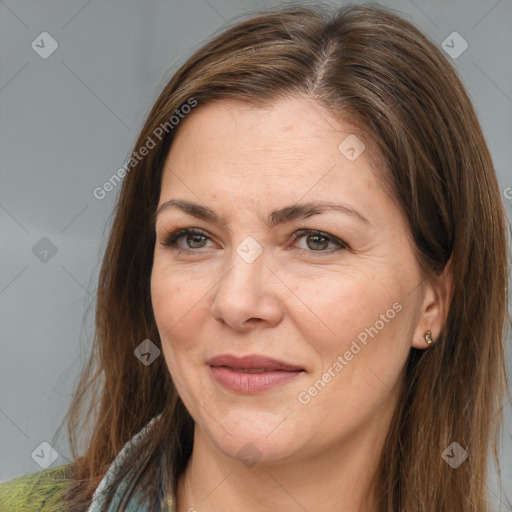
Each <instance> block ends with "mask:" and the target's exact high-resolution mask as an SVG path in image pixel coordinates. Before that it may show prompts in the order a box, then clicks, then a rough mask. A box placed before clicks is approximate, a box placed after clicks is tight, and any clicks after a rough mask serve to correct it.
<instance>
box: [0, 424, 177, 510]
mask: <svg viewBox="0 0 512 512" xmlns="http://www.w3.org/2000/svg"><path fill="white" fill-rule="evenodd" d="M155 419H156V418H153V419H152V420H151V421H150V422H149V423H148V424H147V425H146V426H145V427H144V428H143V429H142V430H140V432H138V433H137V434H135V435H134V436H133V437H132V438H131V439H130V440H128V442H127V443H126V444H125V445H124V446H123V448H122V449H121V451H120V452H119V453H118V454H117V456H116V457H115V459H114V460H113V462H112V464H111V465H110V467H109V469H108V471H107V472H106V473H105V476H104V477H103V479H102V480H101V482H100V484H99V485H98V487H97V488H96V491H95V492H94V496H93V499H92V502H91V505H90V506H89V508H88V509H87V512H100V510H101V506H102V505H103V503H104V494H105V491H106V490H108V486H109V483H110V482H111V479H112V477H113V476H115V473H116V470H117V468H118V467H119V464H120V463H121V461H122V460H123V459H124V457H125V456H126V452H127V450H128V449H129V448H130V447H131V446H133V445H135V444H136V443H137V441H138V440H139V439H141V438H142V436H144V435H145V434H146V432H147V430H148V429H149V427H150V426H151V424H152V423H153V422H154V421H155ZM66 467H67V466H66V465H62V466H57V467H55V468H50V469H46V470H43V471H39V472H37V473H32V474H28V475H23V476H20V477H17V478H14V479H12V480H9V481H7V482H4V483H2V484H0V512H57V511H58V512H61V511H63V509H62V501H61V496H62V493H63V492H64V491H65V490H66V488H67V487H68V486H69V484H70V483H71V481H70V480H69V479H66V476H65V472H66ZM125 490H126V484H125V480H123V481H122V482H121V484H120V485H119V487H118V488H117V490H116V494H115V496H114V499H113V500H112V502H111V504H110V507H109V508H108V512H117V508H118V507H119V506H120V505H121V504H122V501H123V495H124V491H125ZM140 500H141V493H140V492H134V493H133V495H132V497H131V498H130V500H129V502H128V503H127V504H126V505H125V508H124V509H121V510H123V512H149V508H148V504H147V503H146V502H143V503H139V501H140ZM169 510H171V511H174V505H173V501H172V500H171V499H170V500H169ZM66 512H68V511H66Z"/></svg>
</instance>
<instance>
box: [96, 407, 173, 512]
mask: <svg viewBox="0 0 512 512" xmlns="http://www.w3.org/2000/svg"><path fill="white" fill-rule="evenodd" d="M158 417H159V416H155V417H154V418H152V419H151V420H150V421H149V422H148V424H147V425H145V426H144V427H143V428H142V429H141V430H140V431H139V432H138V433H137V434H135V435H134V436H133V437H132V438H131V439H129V440H128V442H127V443H126V444H125V445H124V446H123V448H122V449H121V451H120V452H119V453H118V454H117V456H116V458H115V459H114V460H113V462H112V464H111V465H110V467H109V468H108V470H107V472H106V473H105V476H104V477H103V479H102V480H101V482H100V483H99V485H98V487H97V488H96V491H95V492H94V495H93V498H92V502H91V505H90V507H89V508H88V509H87V512H101V509H102V506H103V504H104V502H105V500H104V494H105V492H106V490H107V489H108V486H109V485H110V483H111V481H112V478H113V477H114V476H115V473H116V471H117V469H118V467H119V466H120V465H121V463H122V462H123V460H124V459H125V457H126V454H127V451H128V450H129V449H130V448H131V447H132V446H134V445H135V444H136V443H137V441H139V440H140V439H141V437H142V436H144V435H145V434H146V432H147V431H148V430H149V429H150V428H151V425H152V424H153V422H154V421H155V420H156V419H157V418H158ZM126 488H127V484H126V479H125V480H123V481H122V482H121V484H120V485H119V487H118V488H117V489H116V493H115V495H114V498H113V499H112V502H111V503H110V506H109V508H108V512H149V508H148V504H147V503H146V502H142V503H139V501H141V500H142V497H141V495H140V492H134V493H133V494H132V496H131V498H130V499H129V501H128V502H126V503H125V501H126V499H125V498H124V496H125V492H126V490H127V489H126ZM169 506H170V507H171V508H170V510H171V511H172V512H174V506H173V504H172V501H171V500H169Z"/></svg>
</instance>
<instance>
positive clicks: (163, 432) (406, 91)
mask: <svg viewBox="0 0 512 512" xmlns="http://www.w3.org/2000/svg"><path fill="white" fill-rule="evenodd" d="M121 174H122V176H120V177H122V179H123V183H122V191H121V195H120V197H119V201H118V204H117V207H116V215H115V219H114V222H113V225H112V230H111V235H110V240H109V244H108V246H107V249H106V253H105V256H104V260H103V266H102V271H101V275H100V280H99V287H98V295H97V302H98V307H97V312H96V338H95V346H94V350H93V353H92V354H91V359H90V361H89V364H88V367H87V368H86V371H85V372H84V374H83V375H82V377H81V380H80V382H79V385H78V387H77V390H76V392H75V397H74V402H73V404H72V407H71V409H70V412H69V421H68V432H69V436H70V439H71V442H72V446H73V448H74V452H73V456H74V461H73V462H72V463H71V464H69V465H67V466H60V467H58V468H55V469H52V470H47V471H44V472H40V473H38V474H36V475H29V476H28V477H23V478H21V479H16V480H14V481H11V482H8V483H6V484H4V485H3V486H2V491H0V495H2V499H3V500H4V503H5V504H12V503H16V506H17V508H16V510H35V509H36V508H37V507H39V508H37V510H39V509H43V510H46V509H48V510H58V509H59V510H73V511H85V510H88V511H90V512H92V511H100V510H101V511H106V510H109V511H115V510H125V511H136V510H144V511H145V510H148V511H149V510H151V511H153V510H169V509H172V510H176V511H178V512H185V511H193V510H198V511H200V512H203V511H204V512H209V511H216V510H237V511H263V510H279V511H292V510H309V511H331V510H344V511H354V512H355V511H368V512H377V511H379V512H380V511H387V512H391V511H393V512H396V511H407V512H412V511H417V512H420V511H427V510H428V511H433V510H435V511H436V512H443V511H444V512H448V511H450V512H452V511H457V512H459V511H460V512H465V511H468V512H469V511H474V510H478V511H488V510H491V509H490V507H489V503H488V501H487V495H486V484H485V480H486V478H487V462H488V449H489V446H492V448H493V453H494V457H495V459H496V462H497V463H498V455H497V448H496V446H497V445H496V443H497V439H498V437H497V436H498V433H499V428H500V425H501V423H502V401H503V398H504V396H505V394H506V391H507V379H506V374H505V365H504V340H505V332H504V328H505V326H506V320H507V316H506V315H507V312H506V300H507V268H508V259H507V240H506V218H505V214H504V211H503V208H502V205H501V199H500V192H499V188H498V183H497V179H496V176H495V172H494V169H493V163H492V160H491V157H490V154H489V151H488V148H487V146H486V143H485V140H484V136H483V134H482V130H481V127H480V125H479V122H478V120H477V117H476V114H475V111H474V109H473V107H472V105H471V103H470V100H469V99H468V95H467V93H466V92H465V89H464V87H463V85H462V84H461V82H460V80H459V78H458V77H457V75H456V73H455V71H454V69H453V67H452V66H451V64H450V63H448V62H447V60H446V59H445V58H444V56H443V55H442V53H441V51H440V50H439V49H438V48H437V47H436V46H435V45H433V44H432V43H431V42H430V41H428V40H427V39H426V38H425V36H423V35H422V34H421V33H420V32H419V31H418V30H417V29H416V28H414V27H413V26H412V25H411V24H410V23H408V22H406V21H404V20H403V19H401V18H400V17H398V16H397V15H395V14H394V13H392V12H391V11H389V10H385V9H383V8H376V7H358V6H348V7H344V8H342V9H339V10H338V11H336V12H331V11H330V10H329V9H328V8H326V7H320V6H316V7H301V6H289V7H287V8H282V9H279V10H274V11H269V12H261V13H258V14H256V15H253V16H252V17H251V18H249V19H247V20H243V21H240V22H239V23H237V24H236V25H234V26H232V27H229V28H228V29H226V30H225V31H224V32H223V33H221V34H219V35H218V36H216V37H215V38H214V39H213V40H212V41H210V42H208V43H207V44H206V45H204V46H203V47H202V48H201V49H199V50H198V51H197V52H196V53H195V54H194V55H193V56H192V57H191V58H190V59H189V60H188V61H187V62H186V63H185V64H184V65H183V66H182V67H181V68H180V69H179V70H178V71H177V72H176V74H175V75H174V76H173V78H172V79H171V81H170V82H169V83H168V84H167V86H166V87H165V89H164V91H163V92H162V93H161V95H160V97H159V98H158V100H157V102H156V103H155V105H154V107H153V109H152V110H151V112H150V114H149V116H148V118H147V121H146V123H145V125H144V127H143V129H142V131H141V133H140V136H139V138H138V140H137V143H136V146H135V151H134V154H133V157H132V159H131V160H130V162H129V163H128V165H127V166H126V167H125V168H124V172H122V173H121ZM96 397H99V398H98V399H96ZM86 404H88V405H89V407H88V408H86V409H85V410H86V412H87V418H88V419H89V421H90V422H91V425H92V435H91V437H90V439H89V440H88V445H87V446H88V448H87V450H86V451H85V453H84V454H83V455H82V456H78V455H77V451H76V449H75V447H76V446H77V445H78V439H79V435H78V432H83V430H82V429H83V428H84V427H83V426H82V425H80V428H79V423H80V422H79V418H81V416H82V414H83V410H84V407H85V405H86ZM22 494H24V495H25V498H24V500H22V499H19V500H18V501H16V496H20V495H22ZM93 495H94V496H93ZM37 499H38V500H39V501H37V504H36V500H37ZM45 500H46V505H44V503H45ZM23 501H24V504H23V503H22V502H23ZM10 506H12V505H10ZM44 506H46V507H47V508H46V509H45V508H43V507H44ZM6 507H8V505H5V506H4V508H6ZM23 507H25V508H23ZM31 507H32V508H31Z"/></svg>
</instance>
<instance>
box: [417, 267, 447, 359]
mask: <svg viewBox="0 0 512 512" xmlns="http://www.w3.org/2000/svg"><path fill="white" fill-rule="evenodd" d="M451 262H452V260H451V258H450V260H449V261H448V263H447V264H446V265H445V268H444V270H443V272H442V274H441V275H440V276H437V277H435V278H432V279H431V280H429V281H428V282H427V283H426V284H425V288H424V290H425V294H424V300H423V304H422V307H421V312H420V317H419V319H418V324H417V326H416V329H415V332H414V336H413V340H412V346H413V347H415V348H419V349H424V348H428V347H430V346H432V345H434V344H435V342H436V340H437V339H438V338H439V336H440V334H441V331H442V329H443V327H444V325H445V323H446V319H447V318H448V311H449V308H450V302H451V298H452V295H453V272H452V264H451Z"/></svg>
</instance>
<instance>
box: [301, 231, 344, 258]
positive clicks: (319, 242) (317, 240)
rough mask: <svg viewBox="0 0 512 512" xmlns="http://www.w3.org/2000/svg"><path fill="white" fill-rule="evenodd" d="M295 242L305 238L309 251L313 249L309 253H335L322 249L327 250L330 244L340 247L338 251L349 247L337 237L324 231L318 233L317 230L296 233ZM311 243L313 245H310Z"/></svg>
mask: <svg viewBox="0 0 512 512" xmlns="http://www.w3.org/2000/svg"><path fill="white" fill-rule="evenodd" d="M292 237H293V239H294V240H297V239H299V238H303V237H305V240H306V246H307V247H308V248H309V249H312V250H311V251H309V252H329V253H331V252H333V251H324V250H322V249H324V248H327V245H328V244H330V243H331V244H334V245H335V246H337V247H338V249H348V248H349V246H348V245H347V244H346V243H345V242H343V241H342V240H339V239H338V238H336V237H335V236H332V235H328V234H327V233H324V232H322V231H317V230H316V229H301V230H299V231H296V232H295V233H294V234H293V235H292ZM309 241H311V242H312V243H309Z"/></svg>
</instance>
